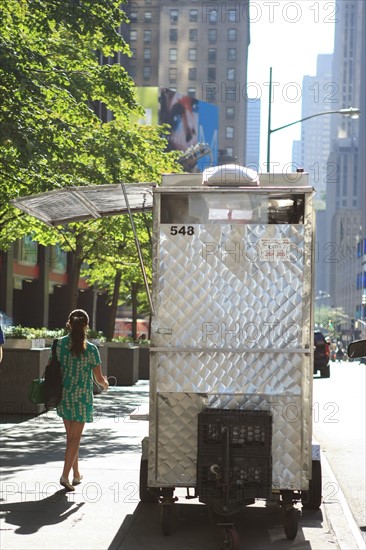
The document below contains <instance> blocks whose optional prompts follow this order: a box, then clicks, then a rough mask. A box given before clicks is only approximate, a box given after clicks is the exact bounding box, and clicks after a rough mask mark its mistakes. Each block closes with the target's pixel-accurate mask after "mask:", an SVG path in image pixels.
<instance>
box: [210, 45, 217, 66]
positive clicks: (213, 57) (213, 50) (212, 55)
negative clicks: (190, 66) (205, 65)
mask: <svg viewBox="0 0 366 550" xmlns="http://www.w3.org/2000/svg"><path fill="white" fill-rule="evenodd" d="M208 62H209V63H216V48H208Z"/></svg>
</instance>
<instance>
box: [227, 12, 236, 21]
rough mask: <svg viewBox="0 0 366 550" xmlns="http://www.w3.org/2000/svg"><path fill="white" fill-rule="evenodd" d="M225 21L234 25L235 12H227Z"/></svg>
mask: <svg viewBox="0 0 366 550" xmlns="http://www.w3.org/2000/svg"><path fill="white" fill-rule="evenodd" d="M227 19H228V21H229V22H230V23H236V21H237V14H236V10H229V13H228V18H227Z"/></svg>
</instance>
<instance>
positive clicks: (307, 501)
mask: <svg viewBox="0 0 366 550" xmlns="http://www.w3.org/2000/svg"><path fill="white" fill-rule="evenodd" d="M321 502H322V467H321V464H320V460H313V462H312V465H311V480H310V481H309V490H308V491H302V493H301V503H302V505H303V508H305V509H306V510H318V509H319V508H320V505H321Z"/></svg>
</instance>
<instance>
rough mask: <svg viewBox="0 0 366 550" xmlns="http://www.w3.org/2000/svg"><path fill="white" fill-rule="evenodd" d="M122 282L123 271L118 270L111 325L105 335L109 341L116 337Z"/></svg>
mask: <svg viewBox="0 0 366 550" xmlns="http://www.w3.org/2000/svg"><path fill="white" fill-rule="evenodd" d="M121 281H122V271H121V270H117V272H116V276H115V278H114V287H113V297H112V304H111V310H110V317H109V323H108V327H107V331H106V335H105V336H106V338H107V340H112V338H113V335H114V327H115V324H116V317H117V308H118V299H119V290H120V286H121Z"/></svg>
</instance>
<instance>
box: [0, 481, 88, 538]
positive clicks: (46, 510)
mask: <svg viewBox="0 0 366 550" xmlns="http://www.w3.org/2000/svg"><path fill="white" fill-rule="evenodd" d="M83 505H84V502H81V503H80V504H75V503H73V502H71V501H69V500H68V498H67V496H66V491H65V490H61V491H57V492H56V493H54V494H53V495H51V496H49V497H47V498H44V499H41V500H30V501H24V502H9V503H4V502H0V517H1V518H4V519H5V525H14V526H16V529H15V530H14V533H15V534H17V535H31V534H33V533H36V532H37V531H39V530H40V529H41V528H42V527H45V526H46V525H56V524H57V523H62V522H63V521H65V520H67V519H68V518H69V516H71V515H72V514H74V513H75V512H78V511H79V510H80V508H81V507H82V506H83ZM3 529H6V527H3Z"/></svg>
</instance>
